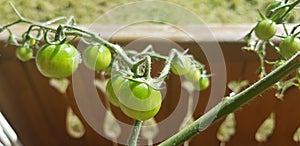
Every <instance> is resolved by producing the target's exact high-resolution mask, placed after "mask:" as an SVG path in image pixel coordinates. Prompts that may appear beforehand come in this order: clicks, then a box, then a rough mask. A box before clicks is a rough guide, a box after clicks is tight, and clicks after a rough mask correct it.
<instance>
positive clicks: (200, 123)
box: [159, 52, 300, 146]
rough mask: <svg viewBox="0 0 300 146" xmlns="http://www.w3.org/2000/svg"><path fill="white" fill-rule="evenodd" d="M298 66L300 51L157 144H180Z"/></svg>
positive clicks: (168, 145) (164, 145) (166, 145)
mask: <svg viewBox="0 0 300 146" xmlns="http://www.w3.org/2000/svg"><path fill="white" fill-rule="evenodd" d="M299 67H300V53H299V52H298V53H297V54H295V55H294V56H293V57H292V58H291V59H289V60H288V61H287V62H286V63H284V64H283V65H281V66H280V67H278V68H276V69H275V70H274V71H272V72H271V73H269V74H268V75H266V76H265V77H264V78H262V79H260V80H259V81H258V82H256V83H255V84H253V85H252V86H250V87H249V88H247V89H245V90H244V91H242V92H240V93H239V94H236V95H235V96H233V97H229V98H226V99H223V100H222V101H221V102H220V103H219V104H217V105H216V106H215V107H214V108H212V109H211V110H210V111H208V112H207V113H206V114H204V115H203V116H201V117H200V118H199V119H197V120H196V121H195V122H193V123H192V124H191V125H189V126H188V127H186V128H184V129H183V130H182V131H180V132H178V133H177V134H175V135H174V136H172V137H170V138H169V139H167V140H166V141H164V142H162V143H161V144H160V145H159V146H175V145H180V144H182V143H183V142H184V141H186V140H188V139H190V138H192V137H193V136H195V135H197V134H198V133H200V132H201V131H203V130H205V129H206V128H208V127H209V126H210V125H212V124H213V123H215V122H216V121H218V120H220V119H221V118H223V117H225V116H226V115H228V114H229V113H231V112H234V111H235V110H236V109H238V108H239V107H241V106H242V105H243V104H245V103H247V102H248V101H249V100H251V99H253V98H255V97H257V96H258V95H260V94H261V93H262V92H264V91H265V90H267V89H268V88H270V87H271V86H273V85H274V84H275V83H277V82H278V81H279V80H280V79H282V78H283V77H286V76H287V75H289V74H290V73H292V72H294V71H296V70H297V69H298V68H299Z"/></svg>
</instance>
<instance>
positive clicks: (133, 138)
mask: <svg viewBox="0 0 300 146" xmlns="http://www.w3.org/2000/svg"><path fill="white" fill-rule="evenodd" d="M142 124H143V121H140V120H136V121H135V123H134V126H133V127H132V130H131V134H130V137H129V139H128V143H127V145H128V146H136V145H137V144H136V143H137V140H138V138H139V133H140V130H141V127H142Z"/></svg>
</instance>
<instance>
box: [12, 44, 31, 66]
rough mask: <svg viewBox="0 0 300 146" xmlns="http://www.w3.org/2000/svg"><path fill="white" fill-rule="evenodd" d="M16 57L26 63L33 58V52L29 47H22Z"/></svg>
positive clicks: (17, 51)
mask: <svg viewBox="0 0 300 146" xmlns="http://www.w3.org/2000/svg"><path fill="white" fill-rule="evenodd" d="M16 55H17V58H18V59H19V60H21V61H23V62H25V61H28V60H30V59H31V58H32V56H33V51H32V49H31V48H29V47H25V46H22V47H19V48H18V49H17V50H16Z"/></svg>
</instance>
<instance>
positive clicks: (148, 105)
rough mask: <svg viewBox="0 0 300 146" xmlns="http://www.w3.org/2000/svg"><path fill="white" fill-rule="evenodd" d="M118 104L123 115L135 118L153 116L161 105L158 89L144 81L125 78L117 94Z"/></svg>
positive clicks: (140, 118) (142, 118)
mask: <svg viewBox="0 0 300 146" xmlns="http://www.w3.org/2000/svg"><path fill="white" fill-rule="evenodd" d="M117 97H118V99H119V105H120V108H121V110H122V111H123V113H124V114H125V115H127V116H128V117H130V118H133V119H135V120H147V119H150V118H152V117H154V116H155V115H156V114H157V113H158V111H159V109H160V106H161V102H162V96H161V93H160V91H158V90H154V89H153V88H152V87H150V86H149V85H147V84H146V83H140V82H135V81H130V80H127V81H126V82H125V83H124V84H123V85H122V86H121V88H120V90H119V93H118V94H117Z"/></svg>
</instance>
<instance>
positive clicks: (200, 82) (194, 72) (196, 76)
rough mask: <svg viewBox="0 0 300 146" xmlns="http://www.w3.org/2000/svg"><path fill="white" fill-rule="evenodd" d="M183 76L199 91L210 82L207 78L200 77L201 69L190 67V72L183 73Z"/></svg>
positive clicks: (205, 87)
mask: <svg viewBox="0 0 300 146" xmlns="http://www.w3.org/2000/svg"><path fill="white" fill-rule="evenodd" d="M185 78H186V79H187V80H188V81H190V82H192V83H193V85H194V88H195V89H196V90H200V91H202V90H205V89H207V88H208V86H209V84H210V83H209V78H208V77H202V76H201V71H200V69H198V68H193V69H191V70H190V72H189V73H187V74H186V75H185Z"/></svg>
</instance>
